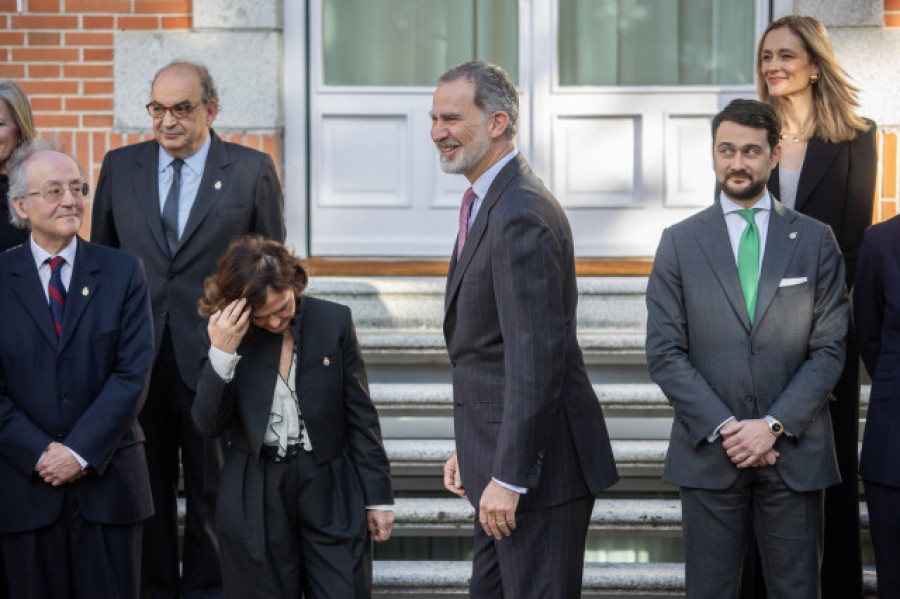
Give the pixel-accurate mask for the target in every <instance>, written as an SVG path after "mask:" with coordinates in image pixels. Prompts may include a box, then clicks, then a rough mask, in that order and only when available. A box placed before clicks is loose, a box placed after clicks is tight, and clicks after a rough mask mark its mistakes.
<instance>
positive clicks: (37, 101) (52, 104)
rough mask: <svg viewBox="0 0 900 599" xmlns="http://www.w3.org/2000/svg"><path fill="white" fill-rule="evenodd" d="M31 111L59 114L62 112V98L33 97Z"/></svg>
mask: <svg viewBox="0 0 900 599" xmlns="http://www.w3.org/2000/svg"><path fill="white" fill-rule="evenodd" d="M30 100H31V109H32V110H34V111H35V112H37V111H39V110H40V111H47V112H59V111H60V110H62V98H60V97H59V96H32V97H31V98H30Z"/></svg>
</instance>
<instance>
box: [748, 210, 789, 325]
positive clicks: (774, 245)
mask: <svg viewBox="0 0 900 599" xmlns="http://www.w3.org/2000/svg"><path fill="white" fill-rule="evenodd" d="M796 218H797V215H796V214H795V213H793V212H790V211H789V210H788V209H787V208H786V207H785V206H784V204H782V203H781V202H776V201H773V202H772V211H771V213H770V214H769V231H768V233H767V235H766V252H765V255H764V256H763V263H762V270H761V271H760V273H759V288H758V291H757V294H756V318H755V320H754V323H755V324H757V325H758V324H759V323H760V322H762V319H763V317H764V316H765V313H766V310H767V309H768V308H769V304H771V303H772V299H773V298H774V297H775V292H776V291H778V285H779V284H780V283H781V279H782V278H783V277H784V273H785V272H786V271H787V267H788V265H789V264H790V263H791V259H792V258H793V256H794V250H795V249H796V248H797V244H798V243H799V242H800V240H799V239H798V233H797V231H795V230H793V229H792V224H793V222H794V220H796Z"/></svg>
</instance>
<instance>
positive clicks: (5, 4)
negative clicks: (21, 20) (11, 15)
mask: <svg viewBox="0 0 900 599" xmlns="http://www.w3.org/2000/svg"><path fill="white" fill-rule="evenodd" d="M17 8H18V7H17V6H16V0H0V11H3V12H16V9H17Z"/></svg>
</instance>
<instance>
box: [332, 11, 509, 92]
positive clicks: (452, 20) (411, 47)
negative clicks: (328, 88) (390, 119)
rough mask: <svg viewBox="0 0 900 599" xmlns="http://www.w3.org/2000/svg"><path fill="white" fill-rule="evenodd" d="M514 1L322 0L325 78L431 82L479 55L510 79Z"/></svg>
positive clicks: (388, 82)
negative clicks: (495, 64)
mask: <svg viewBox="0 0 900 599" xmlns="http://www.w3.org/2000/svg"><path fill="white" fill-rule="evenodd" d="M518 23H519V17H518V2H517V0H454V1H452V2H451V1H448V0H322V40H323V46H324V48H323V53H324V63H325V64H324V67H325V83H326V84H328V85H425V86H431V85H434V84H435V82H436V81H437V78H438V77H440V75H441V73H443V72H444V71H446V70H447V69H449V68H451V67H453V66H455V65H457V64H459V63H461V62H465V61H467V60H473V59H482V60H487V61H490V62H494V63H497V64H499V65H501V66H502V67H503V68H504V69H506V70H507V71H508V72H509V74H510V76H512V78H513V80H518V71H519V64H518V63H519V61H518V40H519V35H518V30H519V26H518Z"/></svg>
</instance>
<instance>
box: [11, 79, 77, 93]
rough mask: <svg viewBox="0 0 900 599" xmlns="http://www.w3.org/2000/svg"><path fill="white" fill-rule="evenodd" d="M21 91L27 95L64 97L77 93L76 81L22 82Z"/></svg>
mask: <svg viewBox="0 0 900 599" xmlns="http://www.w3.org/2000/svg"><path fill="white" fill-rule="evenodd" d="M21 84H22V89H24V90H25V93H26V94H28V95H32V94H46V95H66V94H77V93H78V82H77V81H61V80H56V81H22V82H21Z"/></svg>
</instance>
